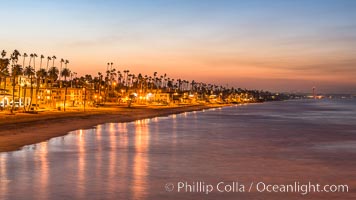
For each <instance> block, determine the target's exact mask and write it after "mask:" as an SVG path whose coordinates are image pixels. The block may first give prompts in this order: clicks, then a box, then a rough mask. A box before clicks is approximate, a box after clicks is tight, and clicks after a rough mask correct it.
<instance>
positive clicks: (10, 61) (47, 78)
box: [0, 50, 71, 112]
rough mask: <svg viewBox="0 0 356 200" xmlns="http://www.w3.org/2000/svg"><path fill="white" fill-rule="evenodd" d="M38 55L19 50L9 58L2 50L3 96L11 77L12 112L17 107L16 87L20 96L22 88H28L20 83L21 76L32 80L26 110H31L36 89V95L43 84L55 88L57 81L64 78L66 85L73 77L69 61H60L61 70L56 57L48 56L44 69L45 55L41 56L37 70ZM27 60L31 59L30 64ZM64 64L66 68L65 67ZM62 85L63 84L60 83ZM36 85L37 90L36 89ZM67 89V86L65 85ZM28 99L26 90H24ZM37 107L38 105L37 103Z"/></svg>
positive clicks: (1, 79)
mask: <svg viewBox="0 0 356 200" xmlns="http://www.w3.org/2000/svg"><path fill="white" fill-rule="evenodd" d="M20 57H22V65H21V64H19V61H20ZM37 57H38V55H37V54H36V53H31V54H27V53H23V54H21V53H20V52H19V51H18V50H14V51H13V52H12V53H11V54H10V55H9V56H8V57H7V52H6V51H5V50H2V52H1V58H0V85H1V83H3V88H2V93H3V95H5V94H6V87H7V78H8V77H10V80H11V84H12V106H11V112H13V110H14V106H15V101H14V99H15V88H16V86H18V87H19V96H20V89H21V87H25V88H26V87H27V86H28V85H27V82H25V83H24V84H23V85H22V84H21V83H19V77H20V76H23V75H24V76H27V78H28V79H29V80H30V81H29V83H30V93H31V94H30V103H29V105H28V108H26V105H25V106H24V109H25V110H26V109H30V107H31V106H32V99H33V94H34V89H36V94H37V93H38V90H39V88H40V85H41V84H44V85H45V86H46V87H53V86H54V85H55V84H56V81H58V80H59V81H61V79H62V77H64V83H66V82H67V78H68V77H69V76H70V75H71V71H70V70H69V68H68V64H69V61H68V60H64V59H61V60H60V69H58V68H57V67H56V66H55V60H56V59H57V57H56V56H52V57H50V56H48V57H47V65H46V68H44V67H43V66H42V65H43V59H45V56H44V55H40V57H39V59H40V64H39V68H38V69H36V58H37ZM27 58H29V60H28V62H26V61H27V60H26V59H27ZM50 61H52V66H50V65H49V63H50ZM63 64H64V68H62V67H63ZM60 83H61V82H60ZM34 85H35V86H36V88H34ZM65 86H66V87H68V86H67V84H65ZM24 92H25V94H24V97H26V89H25V90H24ZM36 105H37V103H36Z"/></svg>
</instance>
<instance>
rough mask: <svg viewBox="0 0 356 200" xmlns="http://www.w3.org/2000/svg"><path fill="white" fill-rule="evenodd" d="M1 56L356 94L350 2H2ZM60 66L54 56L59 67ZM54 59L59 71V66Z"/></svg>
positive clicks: (354, 6) (84, 69)
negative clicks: (51, 58)
mask: <svg viewBox="0 0 356 200" xmlns="http://www.w3.org/2000/svg"><path fill="white" fill-rule="evenodd" d="M0 5H1V6H0V19H1V22H0V24H1V28H0V51H1V50H2V49H5V50H6V51H8V52H11V51H13V50H14V49H18V50H19V51H20V52H21V53H23V52H26V53H27V54H30V53H37V54H38V55H39V54H43V55H45V56H52V55H56V56H57V58H64V59H68V60H69V62H70V64H69V65H68V67H69V68H70V69H71V70H72V71H75V72H77V73H78V74H79V75H84V74H92V75H97V72H98V71H101V72H104V71H105V70H106V63H108V62H113V63H114V67H115V68H116V69H117V70H119V71H123V70H126V69H128V70H130V72H132V73H142V74H148V75H153V73H154V72H158V74H165V73H166V74H167V75H168V76H169V77H172V78H176V79H177V78H181V79H186V80H195V81H197V82H201V81H202V82H209V83H214V84H221V85H224V86H228V87H240V88H248V89H259V90H269V91H276V92H277V91H278V92H311V89H312V87H314V86H315V87H316V88H317V91H318V92H323V93H355V94H356V20H355V19H356V1H353V0H298V1H295V0H268V1H265V0H248V1H247V0H245V1H239V0H215V1H210V0H151V1H148V0H126V1H123V0H116V1H114V0H105V1H102V0H87V1H84V0H71V1H68V0H60V1H59V0H51V1H49V0H47V1H46V0H39V1H37V0H31V1H29V0H11V1H8V0H0ZM57 61H58V62H59V59H58V60H57ZM58 62H57V66H59V63H58Z"/></svg>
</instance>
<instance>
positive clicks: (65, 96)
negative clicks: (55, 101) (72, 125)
mask: <svg viewBox="0 0 356 200" xmlns="http://www.w3.org/2000/svg"><path fill="white" fill-rule="evenodd" d="M67 89H68V86H67V85H66V89H65V92H64V103H63V109H64V111H66V101H67Z"/></svg>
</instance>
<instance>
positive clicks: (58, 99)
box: [0, 76, 94, 111]
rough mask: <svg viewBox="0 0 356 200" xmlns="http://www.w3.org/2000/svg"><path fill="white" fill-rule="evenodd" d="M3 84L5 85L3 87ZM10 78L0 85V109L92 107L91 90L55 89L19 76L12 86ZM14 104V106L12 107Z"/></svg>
mask: <svg viewBox="0 0 356 200" xmlns="http://www.w3.org/2000/svg"><path fill="white" fill-rule="evenodd" d="M5 83H7V84H6V85H5ZM12 83H13V80H12V79H11V77H6V81H5V80H3V81H2V83H1V84H0V88H1V90H0V109H1V110H4V109H5V110H10V109H12V107H14V110H24V111H33V110H53V109H58V110H62V109H64V107H66V108H70V109H80V108H83V107H84V106H93V104H94V102H93V100H94V96H93V95H92V94H93V90H92V89H88V88H85V87H81V88H78V87H63V84H62V87H55V85H53V86H51V85H50V84H45V83H44V82H41V81H37V83H38V84H37V83H36V81H35V80H32V84H31V78H29V77H27V76H19V77H18V78H17V80H15V83H16V85H15V87H13V86H12ZM13 103H14V106H13Z"/></svg>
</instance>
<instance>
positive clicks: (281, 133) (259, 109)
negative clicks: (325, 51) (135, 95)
mask: <svg viewBox="0 0 356 200" xmlns="http://www.w3.org/2000/svg"><path fill="white" fill-rule="evenodd" d="M350 111H351V112H350ZM352 111H356V106H355V104H351V103H349V104H347V103H346V104H344V103H341V104H340V103H338V102H333V101H326V102H324V101H319V102H317V101H299V102H273V103H266V104H256V105H248V106H233V107H229V108H222V109H212V110H205V111H202V112H190V113H182V114H178V115H171V116H169V117H160V118H158V117H157V118H153V119H145V120H138V121H135V122H131V123H110V124H103V125H98V126H96V127H95V129H90V130H79V131H74V132H71V133H70V134H68V135H67V136H64V137H59V138H54V139H51V140H50V141H48V142H42V143H39V144H36V145H31V146H27V147H25V148H24V149H23V150H21V151H15V152H9V153H1V154H0V199H1V200H2V199H5V200H6V199H11V200H12V199H36V200H37V199H40V200H41V199H236V198H237V197H238V198H240V199H251V198H252V199H292V198H296V197H298V196H296V194H283V195H278V196H276V195H272V196H271V195H270V194H267V196H264V195H266V194H260V193H256V192H254V193H251V194H245V193H240V194H236V193H235V194H234V193H232V194H231V193H223V194H219V193H212V194H211V195H210V194H209V195H205V194H197V193H195V194H191V193H177V192H166V191H165V189H164V185H165V184H166V183H168V182H170V183H175V182H177V181H205V182H210V183H214V182H217V181H234V180H236V179H239V180H243V181H251V180H253V181H256V179H259V180H260V181H272V182H275V183H280V184H282V183H286V182H290V181H294V180H296V179H297V181H306V180H308V181H309V180H314V181H318V182H326V183H334V182H335V181H337V182H338V183H339V182H341V183H344V184H350V186H351V188H355V187H356V183H355V182H354V181H352V180H356V174H355V173H354V171H353V170H354V166H355V164H356V163H355V162H356V161H355V160H356V159H355V158H356V155H355V153H356V152H355V151H354V144H355V141H356V137H355V135H356V134H355V132H354V130H356V125H355V124H354V123H353V122H354V121H355V120H356V115H355V112H352ZM325 121H327V123H326V122H325ZM343 156H344V157H343ZM257 181H258V180H257ZM354 194H355V193H349V194H342V196H338V195H340V194H330V195H329V196H327V197H328V198H329V199H330V198H332V199H354V197H355V195H354ZM312 197H313V199H328V198H325V196H322V195H315V196H312Z"/></svg>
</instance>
